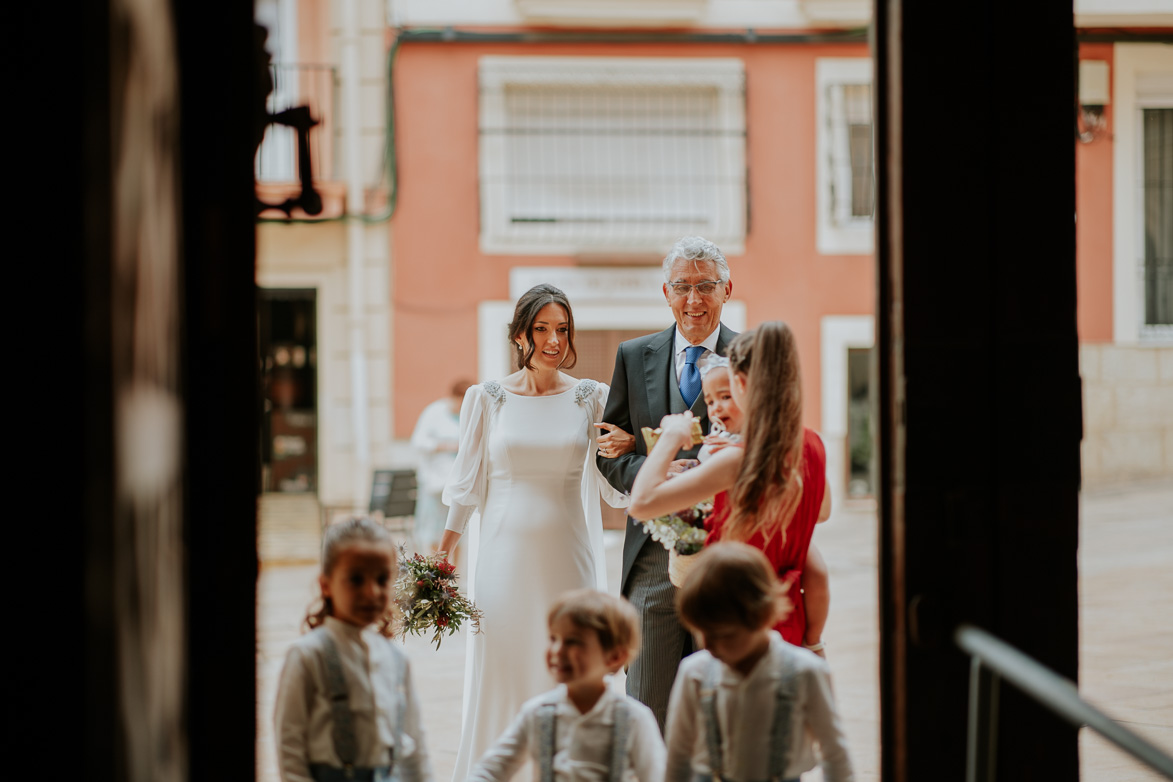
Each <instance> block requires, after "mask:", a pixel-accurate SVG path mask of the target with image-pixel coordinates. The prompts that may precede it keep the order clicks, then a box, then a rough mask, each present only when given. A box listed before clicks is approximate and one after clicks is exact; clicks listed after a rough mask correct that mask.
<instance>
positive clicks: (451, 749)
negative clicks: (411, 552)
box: [257, 482, 1173, 782]
mask: <svg viewBox="0 0 1173 782" xmlns="http://www.w3.org/2000/svg"><path fill="white" fill-rule="evenodd" d="M876 529H877V527H876V516H875V511H874V510H873V509H868V508H854V509H853V508H842V509H837V510H836V512H835V513H834V514H833V515H832V517H831V519H829V520H828V521H827V522H826V523H825V524H823V525H821V526H820V527H819V528H818V530H817V532H816V533H815V542H816V543H817V544H818V545H819V547H820V548H821V549H822V551H823V553H824V555H825V556H826V558H827V561H828V564H829V567H830V571H831V590H832V604H831V616H830V621H829V622H828V625H827V630H826V633H825V639H826V642H827V655H828V660H829V662H830V664H831V667H832V670H833V673H834V682H835V692H836V695H837V697H838V699H839V710H840V713H841V714H842V715H843V717H844V721H845V729H846V732H847V737H848V740H849V742H850V746H851V751H852V757H853V760H854V763H855V768H856V778H857V779H858V780H860V782H876V781H877V780H879V753H880V747H879V688H878V684H877V675H878V668H879V658H878V643H877V642H878V637H879V630H878V609H877V584H876V538H877V535H876ZM621 547H622V533H619V532H608V533H607V556H608V565H609V567H610V582H609V585H610V587H611V589H612V591H617V585H618V581H619V566H620V565H619V556H620V550H621ZM1171 563H1173V482H1169V483H1159V484H1144V485H1132V486H1125V487H1119V488H1115V489H1110V490H1097V491H1089V492H1085V493H1084V495H1083V498H1082V519H1081V529H1080V553H1079V565H1080V628H1081V630H1080V641H1081V646H1080V680H1081V685H1080V691H1081V693H1082V694H1083V696H1084V697H1086V698H1087V699H1089V700H1090V701H1091V702H1093V703H1095V704H1096V705H1098V706H1100V707H1101V708H1103V709H1104V710H1105V711H1107V712H1108V713H1109V714H1111V715H1112V716H1114V717H1115V718H1117V719H1119V720H1121V721H1122V722H1124V723H1125V724H1127V725H1128V726H1129V727H1130V728H1132V729H1133V730H1135V731H1137V732H1138V733H1140V734H1142V735H1144V736H1145V737H1147V738H1148V739H1150V740H1151V741H1153V742H1155V743H1156V744H1158V745H1159V746H1161V747H1162V748H1164V749H1165V750H1166V751H1170V752H1173V624H1171V623H1170V605H1171V602H1170V599H1171V597H1170V596H1171V595H1173V568H1171V567H1170V565H1171ZM316 574H317V571H316V567H315V566H313V565H273V566H266V567H264V568H263V569H262V571H261V578H260V583H259V585H258V600H259V604H258V627H257V635H258V645H257V674H258V715H257V716H258V746H257V755H258V765H259V770H258V779H260V780H262V781H263V782H275V780H277V773H276V756H275V752H274V747H273V741H272V714H273V700H274V697H275V688H276V683H277V677H278V675H279V673H280V670H281V664H282V661H283V659H284V655H285V650H286V648H287V647H288V645H289V643H290V642H291V641H292V640H293V639H295V638H296V637H297V636H298V634H299V632H300V630H299V627H300V624H301V620H302V618H303V617H304V615H305V608H306V606H307V605H308V604H309V602H310V601H311V600H312V598H313V596H314V590H315V589H316ZM464 648H465V639H464V637H463V635H457V636H454V637H452V638H449V639H447V640H445V641H444V643H443V645H442V647H441V648H440V650H439V651H435V650H434V649H433V648H432V646H431V645H430V644H428V643H427V642H426V641H425V640H424V639H418V638H409V639H408V640H407V643H406V649H407V652H408V654H409V655H410V657H411V660H412V666H413V671H414V677H415V683H416V686H417V688H418V690H419V691H420V692H421V693H423V694H424V701H423V716H424V724H425V726H426V729H427V732H428V733H427V737H428V746H429V750H430V752H431V756H432V766H433V771H434V774H435V778H436V780H437V781H438V782H447V780H449V779H450V778H451V775H452V767H453V764H454V762H455V759H456V744H457V739H458V736H459V733H460V709H461V690H462V686H463V679H464ZM1080 751H1081V755H1082V778H1083V779H1084V780H1087V781H1088V782H1123V781H1124V780H1150V779H1158V777H1157V776H1156V775H1155V774H1151V773H1148V772H1146V771H1144V770H1143V768H1142V767H1140V766H1139V765H1138V764H1136V763H1135V762H1134V761H1132V760H1131V759H1130V758H1128V757H1127V756H1125V755H1123V754H1122V753H1121V752H1119V751H1118V750H1117V749H1116V748H1115V747H1114V746H1112V745H1110V744H1107V743H1106V742H1104V741H1103V740H1101V739H1098V738H1097V737H1096V736H1094V735H1090V731H1088V730H1084V731H1083V732H1082V736H1081V743H1080ZM821 778H822V777H821V774H820V773H818V772H817V771H815V772H811V773H809V774H807V775H805V776H804V777H803V779H804V782H816V780H821Z"/></svg>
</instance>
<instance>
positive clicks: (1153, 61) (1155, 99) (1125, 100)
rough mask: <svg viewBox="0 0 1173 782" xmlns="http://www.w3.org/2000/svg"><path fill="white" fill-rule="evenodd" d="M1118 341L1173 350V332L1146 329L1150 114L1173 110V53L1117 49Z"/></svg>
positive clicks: (1148, 47) (1141, 47) (1157, 47)
mask: <svg viewBox="0 0 1173 782" xmlns="http://www.w3.org/2000/svg"><path fill="white" fill-rule="evenodd" d="M1113 71H1114V73H1113V85H1112V86H1113V90H1112V92H1113V101H1114V102H1113V106H1112V110H1113V116H1114V124H1115V127H1114V128H1113V138H1114V140H1115V148H1114V149H1113V169H1114V176H1113V182H1112V189H1113V198H1112V200H1113V226H1112V234H1113V236H1112V336H1113V341H1114V342H1116V343H1117V344H1125V345H1128V344H1140V343H1143V344H1146V345H1173V329H1170V328H1169V327H1168V326H1146V325H1145V323H1144V256H1143V250H1142V248H1143V247H1144V209H1143V208H1142V205H1141V204H1140V203H1139V197H1140V192H1139V188H1138V187H1137V182H1138V181H1139V178H1140V176H1141V172H1142V170H1143V167H1144V143H1143V135H1142V134H1143V133H1144V127H1143V125H1142V123H1141V117H1142V112H1143V111H1144V109H1154V108H1170V107H1173V47H1169V46H1163V45H1161V44H1117V45H1116V47H1115V52H1114V68H1113Z"/></svg>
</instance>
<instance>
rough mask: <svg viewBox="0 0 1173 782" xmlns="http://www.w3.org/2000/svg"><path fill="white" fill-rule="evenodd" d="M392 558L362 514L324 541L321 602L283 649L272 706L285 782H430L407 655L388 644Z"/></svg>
mask: <svg viewBox="0 0 1173 782" xmlns="http://www.w3.org/2000/svg"><path fill="white" fill-rule="evenodd" d="M395 573H396V557H395V546H394V543H393V542H392V540H391V536H390V534H389V533H388V532H387V530H386V529H384V528H383V527H382V526H381V525H379V524H378V523H376V522H375V521H373V520H371V519H368V518H350V519H347V520H345V521H340V522H337V523H335V524H333V525H331V526H330V527H329V528H328V529H327V530H326V534H325V538H324V540H323V542H322V572H321V575H319V576H318V585H319V587H320V588H321V590H322V606H321V608H320V609H319V610H317V611H313V612H311V613H310V614H309V615H308V616H307V617H306V624H307V625H308V626H309V628H310V632H309V633H307V634H305V635H303V636H302V637H301V638H299V639H298V640H297V641H295V642H294V643H293V645H292V646H291V647H290V648H289V652H288V653H287V655H286V657H285V667H284V668H283V669H282V671H281V679H280V684H279V685H278V689H277V705H276V709H275V710H274V711H275V713H274V721H275V723H276V726H275V727H276V731H275V733H276V740H277V759H278V767H279V768H280V771H281V779H282V782H310V781H311V780H314V781H315V782H341V780H344V779H345V780H359V781H360V782H386V781H387V780H390V779H391V777H392V774H394V776H395V779H396V780H397V782H430V781H431V778H432V772H431V768H430V766H429V764H428V754H427V748H426V745H425V743H424V731H423V727H422V726H421V725H420V710H419V703H418V701H417V698H416V694H415V689H414V688H413V687H412V683H411V670H410V668H409V666H408V661H407V655H406V654H405V653H404V652H403V650H402V649H401V648H400V647H399V646H398V645H397V644H395V643H393V642H392V640H391V635H392V630H391V627H392V623H393V619H394V614H393V610H394V604H395V603H394V590H395Z"/></svg>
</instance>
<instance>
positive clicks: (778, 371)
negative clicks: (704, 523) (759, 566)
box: [725, 320, 803, 540]
mask: <svg viewBox="0 0 1173 782" xmlns="http://www.w3.org/2000/svg"><path fill="white" fill-rule="evenodd" d="M728 355H729V369H730V371H731V372H733V373H735V374H738V375H743V376H744V377H745V386H746V404H745V409H744V411H743V412H744V414H745V421H746V424H745V431H744V432H743V433H742V438H743V440H744V442H745V457H744V458H743V459H742V462H741V470H740V472H739V473H738V475H737V482H736V483H734V484H733V488H732V489H731V490H730V492H729V495H730V499H731V500H732V503H731V505H732V509H731V510H730V513H729V523H728V525H727V526H726V528H725V529H726V530H727V532H728V535H729V537H730V538H732V539H734V540H749V539H750V537H752V536H753V534H754V533H755V532H758V531H759V530H764V529H765V527H766V525H767V524H768V523H770V522H772V521H773V522H777V524H778V527H777V528H776V529H773V530H767V531H766V538H767V539H769V538H771V537H773V535H775V534H779V533H784V532H785V529H786V527H787V526H788V525H789V524H790V518H791V516H793V515H794V511H795V509H796V508H797V507H798V502H799V500H800V499H802V440H803V427H802V374H801V373H800V372H799V366H798V345H797V344H796V342H795V339H794V332H792V331H791V330H790V327H789V326H787V325H786V324H785V323H783V322H782V321H780V320H773V321H767V322H766V323H763V324H762V325H760V326H758V327H757V328H756V329H751V330H749V331H745V332H742V333H741V334H739V335H737V338H736V339H734V340H733V342H731V343H730V344H729V350H728Z"/></svg>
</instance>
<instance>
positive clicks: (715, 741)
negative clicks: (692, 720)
mask: <svg viewBox="0 0 1173 782" xmlns="http://www.w3.org/2000/svg"><path fill="white" fill-rule="evenodd" d="M797 673H798V672H797V671H796V670H795V669H794V666H793V665H792V664H791V663H790V662H789V661H788V660H787V661H784V662H783V663H782V676H781V678H780V680H779V682H778V687H777V689H776V690H775V691H774V720H773V723H772V724H771V726H770V759H769V764H768V766H767V769H768V770H767V774H768V780H769V782H780V780H782V779H783V775H784V774H785V773H786V767H787V766H789V765H790V721H791V717H792V716H793V713H794V704H795V700H796V699H797V689H798V676H797ZM720 683H721V663H720V662H719V661H718V660H717V659H716V658H713V659H711V660H710V661H709V666H708V669H707V670H706V671H705V679H704V683H703V684H702V685H701V714H702V715H703V716H704V720H705V745H706V747H707V749H708V751H709V769H710V775H711V776H712V778H713V780H714V782H723V781H726V777H725V759H724V755H723V752H722V748H721V723H720V722H718V720H717V687H718V686H719V685H720Z"/></svg>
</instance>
